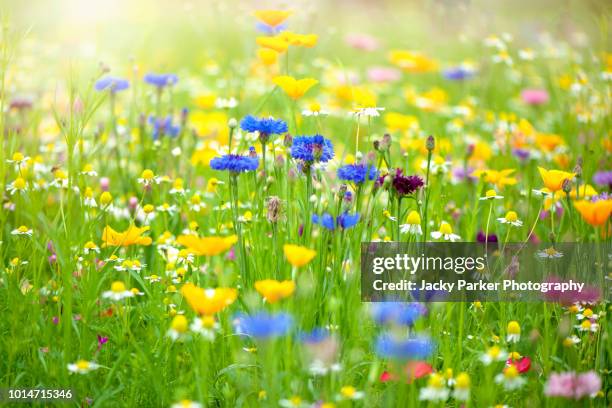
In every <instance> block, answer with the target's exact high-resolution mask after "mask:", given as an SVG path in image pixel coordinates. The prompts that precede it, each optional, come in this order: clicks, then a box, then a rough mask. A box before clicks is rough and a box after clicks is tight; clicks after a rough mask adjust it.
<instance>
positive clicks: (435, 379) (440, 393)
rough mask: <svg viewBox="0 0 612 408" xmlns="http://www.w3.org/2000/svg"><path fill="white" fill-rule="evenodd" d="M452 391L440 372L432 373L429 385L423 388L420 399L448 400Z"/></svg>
mask: <svg viewBox="0 0 612 408" xmlns="http://www.w3.org/2000/svg"><path fill="white" fill-rule="evenodd" d="M449 393H450V391H449V389H448V388H446V386H445V383H444V377H442V375H440V374H438V373H433V374H430V376H429V380H428V381H427V387H423V388H421V391H420V392H419V400H421V401H446V400H447V399H448V395H449Z"/></svg>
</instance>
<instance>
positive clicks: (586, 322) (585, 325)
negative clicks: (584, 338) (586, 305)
mask: <svg viewBox="0 0 612 408" xmlns="http://www.w3.org/2000/svg"><path fill="white" fill-rule="evenodd" d="M580 327H582V328H583V329H590V328H591V321H590V320H584V321H583V322H582V323H581V324H580Z"/></svg>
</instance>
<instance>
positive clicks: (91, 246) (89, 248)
mask: <svg viewBox="0 0 612 408" xmlns="http://www.w3.org/2000/svg"><path fill="white" fill-rule="evenodd" d="M91 252H95V253H100V248H98V246H97V245H96V244H95V243H94V242H93V241H88V242H87V243H85V246H84V247H83V253H85V254H89V253H91Z"/></svg>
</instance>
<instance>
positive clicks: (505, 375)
mask: <svg viewBox="0 0 612 408" xmlns="http://www.w3.org/2000/svg"><path fill="white" fill-rule="evenodd" d="M495 382H496V383H498V384H501V385H502V386H503V387H504V389H505V390H507V391H512V390H517V389H519V388H521V387H522V386H523V385H525V383H526V382H527V380H525V379H524V378H523V377H521V376H520V375H519V372H518V369H517V368H516V366H514V365H512V364H511V365H509V366H506V368H504V371H503V372H501V373H499V374H497V375H496V376H495Z"/></svg>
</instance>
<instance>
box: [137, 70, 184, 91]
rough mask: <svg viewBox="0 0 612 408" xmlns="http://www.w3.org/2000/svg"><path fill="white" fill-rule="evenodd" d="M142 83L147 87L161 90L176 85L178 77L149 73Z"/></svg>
mask: <svg viewBox="0 0 612 408" xmlns="http://www.w3.org/2000/svg"><path fill="white" fill-rule="evenodd" d="M144 81H145V82H146V83H147V84H149V85H153V86H155V87H157V88H159V89H161V88H164V87H165V86H170V85H174V84H176V83H177V82H178V76H176V75H175V74H155V73H152V72H149V73H148V74H146V75H145V76H144Z"/></svg>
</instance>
